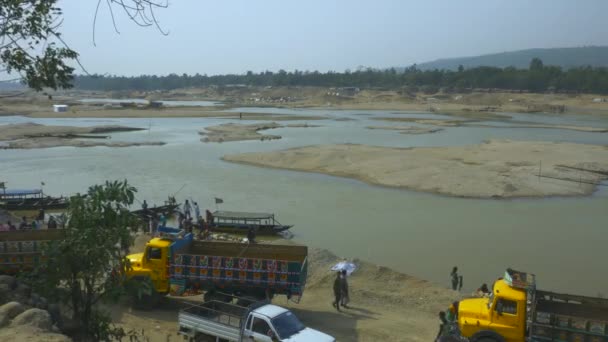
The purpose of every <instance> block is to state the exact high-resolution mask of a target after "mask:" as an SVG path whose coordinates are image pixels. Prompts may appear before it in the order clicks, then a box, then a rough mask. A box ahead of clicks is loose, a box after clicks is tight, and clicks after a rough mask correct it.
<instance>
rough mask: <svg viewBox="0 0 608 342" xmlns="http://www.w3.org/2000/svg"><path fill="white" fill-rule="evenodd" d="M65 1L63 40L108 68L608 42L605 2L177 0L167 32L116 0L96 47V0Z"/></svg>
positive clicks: (201, 67)
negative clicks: (138, 20)
mask: <svg viewBox="0 0 608 342" xmlns="http://www.w3.org/2000/svg"><path fill="white" fill-rule="evenodd" d="M128 1H132V0H128ZM161 1H162V0H161ZM125 2H127V1H125ZM59 5H60V7H62V8H63V14H64V23H63V27H62V32H63V38H64V39H65V41H66V42H67V43H68V44H69V45H70V47H71V48H73V49H75V50H77V51H78V52H79V53H80V61H81V62H82V64H83V65H84V67H85V68H86V69H87V71H88V72H89V73H99V74H113V75H128V76H131V75H140V74H157V75H166V74H169V73H176V74H182V73H188V74H195V73H199V74H208V75H215V74H226V73H245V72H246V71H248V70H251V71H254V72H260V71H264V70H272V71H277V70H279V69H284V70H296V69H297V70H310V71H313V70H319V71H328V70H333V71H344V70H346V69H351V70H355V69H357V68H358V67H361V66H364V67H374V68H384V67H392V66H408V65H411V64H413V63H422V62H427V61H430V60H435V59H439V58H449V57H462V56H474V55H479V54H486V53H496V52H504V51H512V50H520V49H527V48H550V47H576V46H589V45H608V20H607V19H606V15H607V13H608V1H606V0H584V1H571V0H570V1H567V0H534V1H530V0H505V1H499V0H461V1H454V0H443V1H439V0H425V1H423V0H416V1H413V0H373V1H371V0H299V1H292V0H219V1H218V0H215V1H209V0H169V7H168V8H166V9H157V10H156V11H155V17H156V18H157V19H158V21H159V23H160V26H161V27H162V29H163V30H165V31H168V33H169V34H168V35H163V34H162V33H160V32H159V30H158V29H156V28H155V27H140V26H137V25H136V24H134V23H133V22H131V21H130V19H129V17H128V16H127V14H125V13H124V11H123V10H122V9H121V8H119V7H118V5H114V7H113V9H114V16H115V19H116V25H117V28H118V31H119V32H120V33H116V32H115V30H114V27H113V25H112V17H111V15H110V12H109V10H108V6H107V4H106V2H105V0H104V1H102V3H101V6H100V8H99V13H98V16H97V22H96V28H95V36H96V38H95V43H96V44H94V43H93V18H94V15H95V8H96V6H97V1H96V0H60V1H59ZM78 73H82V71H81V70H79V71H78Z"/></svg>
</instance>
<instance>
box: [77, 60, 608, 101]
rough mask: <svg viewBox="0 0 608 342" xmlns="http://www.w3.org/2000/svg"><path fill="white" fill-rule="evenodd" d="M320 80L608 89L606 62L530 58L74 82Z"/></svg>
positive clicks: (95, 85)
mask: <svg viewBox="0 0 608 342" xmlns="http://www.w3.org/2000/svg"><path fill="white" fill-rule="evenodd" d="M230 85H246V86H318V87H359V88H387V89H399V88H404V87H410V89H413V90H420V91H423V92H426V93H435V92H437V91H439V90H443V91H447V92H450V91H452V92H465V91H467V90H470V89H479V88H486V89H487V88H491V89H501V90H517V91H530V92H546V91H557V92H573V93H578V92H580V93H601V94H608V68H606V67H591V66H584V67H577V68H570V69H567V70H564V69H562V68H561V67H559V66H546V65H544V64H543V62H542V61H541V60H540V59H538V58H534V59H532V61H531V62H530V66H529V68H528V69H517V68H514V67H506V68H497V67H487V66H480V67H475V68H470V69H465V68H464V67H462V66H460V67H459V68H458V70H457V71H451V70H437V69H436V70H426V71H423V70H420V69H418V68H417V67H416V65H413V66H410V67H408V68H405V69H404V70H403V71H397V70H396V69H394V68H391V69H386V70H377V69H372V68H367V69H361V70H357V71H350V70H346V71H345V72H334V71H328V72H325V73H321V72H318V71H312V72H310V71H298V70H295V71H293V72H287V71H285V70H279V71H278V72H272V71H263V72H260V73H254V72H251V71H248V72H247V73H245V74H228V75H214V76H207V75H200V74H196V75H187V74H183V75H177V74H169V75H167V76H156V75H142V76H133V77H125V76H104V75H80V76H76V77H75V79H74V87H75V88H77V89H85V90H104V91H121V90H143V91H151V90H173V89H178V88H189V87H208V86H230Z"/></svg>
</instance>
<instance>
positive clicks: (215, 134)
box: [199, 122, 320, 142]
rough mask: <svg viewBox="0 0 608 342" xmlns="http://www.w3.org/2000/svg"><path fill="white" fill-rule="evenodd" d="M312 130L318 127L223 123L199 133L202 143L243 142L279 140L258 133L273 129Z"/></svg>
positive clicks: (276, 136)
mask: <svg viewBox="0 0 608 342" xmlns="http://www.w3.org/2000/svg"><path fill="white" fill-rule="evenodd" d="M282 127H289V128H313V127H320V126H319V125H309V124H307V123H303V124H289V125H279V124H278V123H276V122H269V123H261V124H259V123H258V124H248V125H247V124H236V123H225V124H221V125H217V126H209V127H206V128H205V129H204V130H202V131H200V132H199V134H200V135H202V136H203V138H201V141H202V142H229V141H244V140H261V141H264V140H275V139H281V138H282V137H281V136H280V135H272V134H262V133H260V131H263V130H267V129H273V128H282Z"/></svg>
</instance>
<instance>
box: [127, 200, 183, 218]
mask: <svg viewBox="0 0 608 342" xmlns="http://www.w3.org/2000/svg"><path fill="white" fill-rule="evenodd" d="M178 208H179V204H178V203H171V204H165V205H161V206H158V207H151V208H148V209H137V210H132V211H131V213H132V214H134V215H137V216H139V217H141V218H148V217H150V216H159V215H160V214H163V215H165V216H172V215H173V214H174V213H175V212H176V211H177V209H178Z"/></svg>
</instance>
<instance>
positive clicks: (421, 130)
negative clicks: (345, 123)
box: [365, 126, 443, 134]
mask: <svg viewBox="0 0 608 342" xmlns="http://www.w3.org/2000/svg"><path fill="white" fill-rule="evenodd" d="M365 128H367V129H383V130H389V131H398V132H399V133H401V134H428V133H436V132H440V131H443V128H426V127H418V126H367V127H365Z"/></svg>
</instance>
